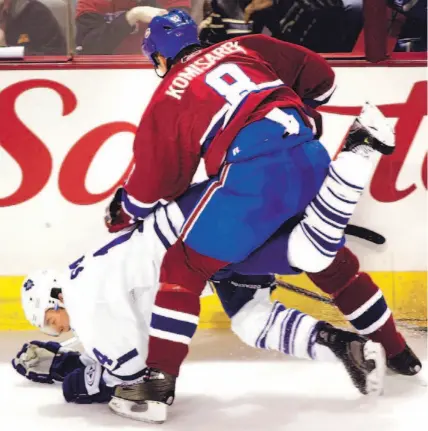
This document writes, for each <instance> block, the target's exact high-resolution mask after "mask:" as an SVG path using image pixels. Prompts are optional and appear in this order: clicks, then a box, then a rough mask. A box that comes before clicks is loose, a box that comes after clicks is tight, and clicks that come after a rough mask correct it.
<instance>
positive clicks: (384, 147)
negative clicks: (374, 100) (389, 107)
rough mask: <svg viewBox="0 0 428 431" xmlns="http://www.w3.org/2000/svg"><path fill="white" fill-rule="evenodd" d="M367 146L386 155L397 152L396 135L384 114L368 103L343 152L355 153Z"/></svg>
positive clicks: (351, 131) (356, 120)
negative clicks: (359, 148) (360, 147)
mask: <svg viewBox="0 0 428 431" xmlns="http://www.w3.org/2000/svg"><path fill="white" fill-rule="evenodd" d="M360 145H365V146H368V147H371V148H373V150H375V151H378V152H380V153H381V154H384V155H390V154H392V153H393V152H394V150H395V133H394V130H393V128H392V127H391V125H390V124H389V122H388V120H387V119H386V118H385V116H384V115H383V114H382V112H381V111H380V110H379V109H378V108H377V107H376V106H374V105H372V104H370V103H369V102H366V103H365V104H364V106H363V110H362V111H361V114H360V115H359V116H358V117H357V118H356V119H355V121H354V123H353V124H352V126H351V130H350V131H349V134H348V136H347V138H346V143H345V146H344V148H343V151H353V150H354V149H355V148H356V147H358V146H360Z"/></svg>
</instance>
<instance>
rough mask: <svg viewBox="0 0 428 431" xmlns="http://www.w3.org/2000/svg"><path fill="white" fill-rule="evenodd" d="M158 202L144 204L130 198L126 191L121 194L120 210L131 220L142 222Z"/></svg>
mask: <svg viewBox="0 0 428 431" xmlns="http://www.w3.org/2000/svg"><path fill="white" fill-rule="evenodd" d="M158 204H159V202H154V203H150V204H145V203H143V202H139V201H138V200H137V199H135V198H133V197H132V196H130V195H129V194H128V193H127V192H126V190H124V191H123V193H122V208H123V210H124V211H125V212H126V214H128V215H129V216H130V217H132V218H133V219H140V220H144V219H145V218H146V217H147V216H148V215H149V214H150V213H152V212H153V210H154V209H155V208H156V205H158Z"/></svg>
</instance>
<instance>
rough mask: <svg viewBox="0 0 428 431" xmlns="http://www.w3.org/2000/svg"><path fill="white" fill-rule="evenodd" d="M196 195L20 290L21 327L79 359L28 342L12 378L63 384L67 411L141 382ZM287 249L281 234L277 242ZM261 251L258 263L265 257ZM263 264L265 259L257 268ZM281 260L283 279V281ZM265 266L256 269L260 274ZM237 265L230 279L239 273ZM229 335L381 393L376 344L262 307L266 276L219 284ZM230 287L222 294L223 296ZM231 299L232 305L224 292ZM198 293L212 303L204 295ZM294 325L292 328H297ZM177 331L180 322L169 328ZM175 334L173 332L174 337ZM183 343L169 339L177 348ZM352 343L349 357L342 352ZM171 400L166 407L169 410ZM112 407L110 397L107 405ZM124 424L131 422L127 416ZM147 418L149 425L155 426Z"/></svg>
mask: <svg viewBox="0 0 428 431" xmlns="http://www.w3.org/2000/svg"><path fill="white" fill-rule="evenodd" d="M202 190H203V185H202V187H199V186H197V187H195V188H193V189H191V190H190V191H189V192H188V193H187V194H186V195H185V196H184V197H183V198H182V199H179V200H178V202H172V203H170V204H169V205H168V206H166V207H162V208H160V209H158V210H157V211H156V212H155V213H153V214H152V215H151V216H149V217H148V218H147V219H146V220H145V221H144V224H141V225H139V226H138V227H137V228H135V229H131V230H130V231H128V232H122V233H121V234H118V235H115V236H114V238H113V239H112V240H111V241H110V242H108V243H107V244H105V245H104V246H103V247H101V248H99V249H97V250H94V251H91V252H89V253H87V254H85V255H84V256H82V257H80V258H79V259H77V260H76V261H75V262H73V263H72V264H71V265H70V266H69V268H68V269H67V270H66V271H64V272H62V273H56V272H55V271H51V270H47V271H37V272H35V273H34V274H31V275H30V276H29V277H28V278H27V279H26V280H25V282H24V283H23V287H22V302H23V308H24V311H25V315H26V317H27V318H28V320H29V321H30V322H31V323H32V324H33V325H35V326H37V327H38V328H40V329H41V330H42V331H44V332H46V333H47V334H50V335H54V336H55V335H59V334H61V333H65V332H68V331H71V330H73V331H74V332H75V334H76V335H77V336H78V338H79V341H80V342H81V343H82V345H83V347H84V354H82V355H80V354H79V353H77V352H73V351H69V350H68V349H63V348H61V345H60V344H58V343H55V342H48V343H43V342H39V341H32V342H30V343H28V344H26V345H24V347H23V348H22V349H21V351H20V352H19V353H18V355H17V357H16V358H15V359H14V360H13V366H14V367H15V368H16V369H17V371H18V372H20V373H21V374H23V375H25V376H26V377H27V378H29V379H30V380H33V381H38V382H42V383H52V382H53V381H62V382H63V383H62V387H63V394H64V397H65V399H66V400H67V401H69V402H76V403H93V402H106V401H110V399H111V397H112V396H113V391H114V388H115V387H117V386H118V385H120V387H121V388H122V390H125V391H126V388H127V387H128V385H130V384H132V383H135V382H137V381H139V380H141V379H142V378H143V377H144V373H145V369H146V365H145V358H146V356H147V349H148V339H149V328H150V322H151V318H152V312H154V313H156V311H157V310H156V309H153V303H154V298H155V296H156V292H157V286H158V283H157V280H158V278H159V270H160V265H161V262H162V258H163V255H164V254H165V252H166V249H167V248H168V247H169V246H170V245H171V243H172V242H174V241H175V240H176V238H177V236H176V232H179V231H180V228H181V226H182V224H183V222H184V215H183V212H184V213H185V212H186V211H187V208H190V207H191V206H192V205H193V204H194V202H196V201H197V198H198V196H199V193H200V192H201V191H202ZM279 235H281V236H282V237H283V239H284V241H287V238H288V237H289V230H284V231H283V232H280V233H279ZM268 247H269V244H266V249H265V250H264V251H263V250H260V251H259V253H264V252H266V253H268V254H269V249H268ZM263 260H265V259H263ZM286 262H287V261H286V259H284V268H283V271H282V272H287V271H288V272H290V268H289V266H288V264H287V263H286ZM263 266H264V265H263ZM239 269H240V267H239V264H237V265H236V267H231V268H230V270H239ZM218 278H219V280H221V281H219V282H218V283H219V284H218V285H219V286H220V285H221V286H223V290H224V295H220V297H221V298H223V301H224V303H225V306H226V309H227V312H228V314H230V315H233V317H232V329H233V330H234V332H235V333H236V334H237V335H238V336H239V337H240V338H241V339H242V340H243V341H244V342H246V343H247V344H249V345H252V346H257V347H259V348H264V349H272V350H278V351H281V352H284V353H288V354H290V355H292V356H296V357H299V358H307V359H317V360H328V361H334V360H338V359H339V360H341V361H342V362H343V363H344V364H345V366H346V368H347V370H348V372H349V374H350V376H351V378H352V380H353V382H354V385H355V386H356V387H357V388H358V390H359V391H360V392H361V393H363V394H368V393H370V394H373V393H374V394H378V393H380V392H381V391H382V385H383V375H384V368H385V363H384V356H383V351H382V347H381V346H380V345H379V344H376V343H373V342H371V341H368V340H367V339H365V338H364V337H361V336H359V335H356V334H352V333H349V332H346V331H342V330H339V329H336V328H333V327H332V326H330V325H329V324H327V323H325V322H320V321H317V320H316V319H314V318H312V317H311V316H308V315H306V314H304V313H301V312H300V311H298V310H294V309H288V308H286V307H285V306H284V305H283V304H281V303H279V302H276V303H271V301H270V287H273V284H272V278H271V277H270V276H250V275H237V274H234V275H232V276H231V277H230V276H228V277H227V278H226V279H225V278H224V277H222V275H221V274H219V277H218ZM225 282H226V283H231V285H230V286H226V287H224V286H225ZM237 286H238V287H239V289H238V290H235V294H234V295H233V296H234V297H233V298H232V297H231V296H232V295H231V292H232V291H233V290H232V287H235V289H236V287H237ZM206 290H207V292H206V293H209V294H210V293H212V291H211V290H210V287H209V286H207V288H206ZM297 323H298V324H297ZM177 325H178V326H179V325H180V322H178V324H177ZM174 329H175V330H176V332H180V328H178V331H177V327H176V328H174ZM179 337H182V338H184V337H185V335H179V334H177V338H179ZM351 343H352V344H354V343H356V346H358V348H357V351H354V352H353V353H351V352H350V350H349V348H348V347H349V346H350V345H351ZM174 395H175V394H174V392H171V393H170V394H169V395H168V397H167V399H166V400H165V402H166V403H167V404H170V403H172V401H173V399H174ZM115 401H117V399H116V398H115V397H113V400H112V401H111V402H112V403H114V402H115ZM131 416H132V414H131ZM158 418H159V417H158V415H157V412H156V410H155V411H154V412H152V417H151V420H152V421H155V422H156V421H157V420H158Z"/></svg>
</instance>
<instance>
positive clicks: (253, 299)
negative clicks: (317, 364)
mask: <svg viewBox="0 0 428 431" xmlns="http://www.w3.org/2000/svg"><path fill="white" fill-rule="evenodd" d="M213 284H214V285H215V287H216V290H217V293H218V296H219V298H220V300H221V302H222V305H223V308H224V309H225V311H226V313H227V314H228V315H229V317H230V318H231V321H232V330H233V332H234V333H235V334H236V335H237V336H238V337H239V338H240V339H241V340H242V341H244V342H245V343H246V344H248V345H249V346H251V347H256V348H259V349H267V350H276V351H279V352H281V353H284V354H287V355H290V356H294V357H297V358H301V359H313V360H320V361H337V360H340V361H341V362H342V363H343V364H344V365H345V367H346V369H347V371H348V374H349V375H350V377H351V379H352V381H353V383H354V385H355V386H356V388H357V389H358V390H359V391H360V392H361V393H363V394H368V393H370V394H379V393H380V392H381V391H382V388H383V377H384V372H385V357H384V354H383V350H382V347H381V345H380V344H376V343H373V342H372V341H369V340H368V339H366V338H365V337H363V336H360V335H357V334H353V333H350V332H348V331H343V330H340V329H337V328H334V327H333V326H331V325H329V324H328V323H326V322H323V321H318V320H316V319H314V318H313V317H311V316H309V315H307V314H305V313H302V312H301V311H299V310H295V309H292V308H287V307H285V306H284V305H283V304H281V303H280V302H278V301H276V302H274V303H272V302H271V300H270V293H271V290H272V286H274V284H275V283H274V276H273V275H272V276H267V275H265V276H246V275H239V274H232V275H231V276H229V277H228V278H225V279H221V280H216V281H214V282H213ZM351 344H352V348H351Z"/></svg>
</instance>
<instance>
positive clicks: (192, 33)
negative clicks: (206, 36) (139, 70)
mask: <svg viewBox="0 0 428 431" xmlns="http://www.w3.org/2000/svg"><path fill="white" fill-rule="evenodd" d="M200 44H201V42H200V41H199V38H198V27H197V25H196V23H195V21H193V19H192V17H191V16H190V15H188V14H187V13H186V12H184V11H182V10H179V9H172V10H170V11H169V12H168V13H167V14H165V15H161V16H156V17H155V18H153V19H152V21H151V22H150V25H149V27H148V29H147V31H146V35H145V37H144V41H143V46H142V48H143V53H144V55H146V56H147V57H148V58H149V59H150V61H151V62H152V63H153V64H154V66H155V67H157V66H158V64H157V62H156V60H155V58H154V54H155V53H159V54H161V55H162V56H163V57H165V58H166V59H167V60H173V59H174V58H175V57H176V56H177V55H178V54H179V53H180V52H181V51H182V50H183V49H184V48H187V47H188V46H191V45H200Z"/></svg>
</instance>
